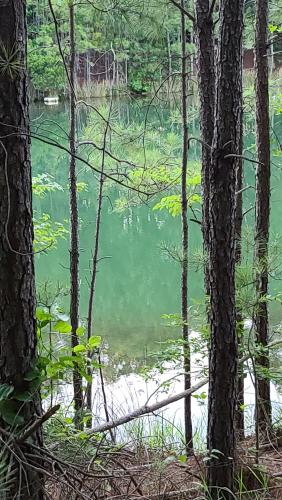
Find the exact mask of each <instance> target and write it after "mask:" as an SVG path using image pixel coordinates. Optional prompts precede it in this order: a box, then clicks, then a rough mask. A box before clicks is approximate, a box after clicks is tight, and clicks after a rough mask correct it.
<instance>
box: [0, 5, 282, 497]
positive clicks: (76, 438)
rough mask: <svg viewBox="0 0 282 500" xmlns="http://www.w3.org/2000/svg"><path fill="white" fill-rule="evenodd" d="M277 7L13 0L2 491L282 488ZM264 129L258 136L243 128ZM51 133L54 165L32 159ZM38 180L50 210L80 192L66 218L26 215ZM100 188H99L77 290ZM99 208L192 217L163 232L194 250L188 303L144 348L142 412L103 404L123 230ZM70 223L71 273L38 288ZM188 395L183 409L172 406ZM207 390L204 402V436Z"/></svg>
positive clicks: (221, 492) (184, 286)
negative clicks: (113, 250) (152, 348)
mask: <svg viewBox="0 0 282 500" xmlns="http://www.w3.org/2000/svg"><path fill="white" fill-rule="evenodd" d="M281 7H282V6H281V2H280V1H277V2H268V1H267V0H256V1H246V2H244V1H243V0H233V1H232V0H222V1H220V2H217V1H216V0H215V1H213V0H212V1H209V0H196V1H195V2H189V1H184V0H181V1H177V0H171V1H163V2H158V3H157V4H155V3H154V2H153V1H149V0H148V1H147V0H144V1H142V2H141V3H140V2H134V1H129V0H127V1H123V0H121V1H118V0H117V1H116V2H112V1H109V2H98V1H97V2H92V0H87V1H86V2H81V3H77V4H76V3H75V2H73V1H72V0H71V1H63V0H62V1H57V0H56V1H55V0H53V1H52V0H48V1H46V2H45V1H42V2H41V1H38V2H37V1H36V2H33V1H29V2H27V6H26V5H25V2H22V1H21V0H10V1H4V2H2V3H1V2H0V89H1V97H0V131H1V137H0V146H1V147H0V197H1V198H0V199H1V202H0V243H1V246H0V268H1V274H0V318H1V323H0V438H1V441H2V448H1V450H0V497H1V498H3V499H5V500H8V499H10V498H24V499H36V500H37V499H38V500H39V499H40V500H41V499H43V498H52V499H57V498H58V499H59V498H62V499H64V498H66V497H70V498H76V499H77V498H84V499H86V498H87V499H89V498H97V499H102V498H103V499H104V498H108V499H116V498H121V499H127V498H128V499H137V498H149V499H153V498H160V499H161V498H175V499H177V498H207V499H210V500H220V499H222V500H231V499H233V498H240V499H241V498H258V499H259V498H262V499H263V498H268V497H269V495H270V494H271V495H272V496H273V498H280V495H281V474H282V473H281V457H280V454H281V408H280V407H279V404H280V403H279V401H273V397H272V393H273V390H274V389H275V390H276V391H277V392H276V393H275V394H278V395H279V394H280V390H281V389H280V388H281V368H280V365H281V352H280V350H279V349H280V345H281V340H280V334H281V312H280V309H279V308H281V291H280V287H279V282H280V280H281V257H280V255H281V231H280V232H279V234H273V232H272V230H271V227H272V226H271V213H272V212H270V207H272V211H273V206H272V205H271V199H272V200H273V193H274V197H275V188H276V189H278V190H279V182H280V178H281V177H280V176H281V138H280V134H281V120H280V117H281V110H282V99H281V96H282V91H281V66H280V64H281V62H280V61H281V58H280V55H281V54H280V52H281V33H282V27H281ZM249 58H250V59H249ZM244 64H245V66H246V68H247V67H248V68H249V69H248V70H247V69H246V70H245V71H244ZM250 66H251V67H250ZM28 92H29V93H30V98H31V100H33V99H37V100H39V101H41V100H43V99H44V98H45V99H46V98H47V99H48V98H50V97H51V98H52V97H56V96H59V98H60V100H61V101H63V102H65V104H64V108H63V109H64V123H63V125H62V124H61V123H60V122H59V121H57V119H56V116H55V115H54V114H52V113H47V112H45V111H44V109H43V108H42V106H41V107H40V106H39V107H38V108H36V106H35V107H34V108H33V107H31V108H30V109H31V111H32V115H33V118H32V120H30V117H29V103H28V100H29V99H28ZM121 96H127V98H128V99H132V100H133V101H134V102H136V105H137V107H138V110H139V111H138V112H139V115H140V116H141V118H140V116H139V118H138V120H136V119H134V113H136V111H134V108H132V109H133V111H130V112H128V113H127V115H125V117H124V116H122V115H123V111H122V109H123V101H122V99H121ZM137 96H138V98H137ZM93 97H96V99H91V98H93ZM99 97H100V98H101V97H103V98H104V99H99ZM97 98H98V99H97ZM136 99H137V100H136ZM46 102H47V103H48V101H46ZM129 102H130V101H129ZM172 102H174V104H172ZM56 104H57V103H55V105H56ZM140 110H141V112H140ZM152 110H154V111H155V112H156V116H159V115H161V114H162V113H164V114H165V116H166V119H165V122H164V121H161V120H160V121H159V122H158V119H156V116H154V114H152ZM195 123H197V125H195ZM192 125H193V132H191V129H192ZM248 127H250V129H251V130H252V131H253V133H254V134H255V138H256V139H255V144H251V145H247V144H246V141H245V140H244V139H245V135H246V133H247V131H248ZM30 141H32V148H33V149H32V155H31V161H30ZM36 143H40V144H41V146H42V145H44V147H47V148H48V149H45V150H44V152H45V154H46V155H47V156H48V155H49V154H50V158H52V165H51V164H50V168H48V169H46V170H43V171H42V169H41V170H40V171H39V173H37V174H36V175H35V172H34V164H35V161H38V160H37V159H36V158H35V155H34V152H35V149H34V144H36ZM42 151H43V149H42ZM61 158H63V161H64V166H65V167H67V168H68V189H66V186H65V182H67V179H66V176H65V175H63V174H62V172H61V171H58V172H57V171H56V168H57V165H58V163H56V161H57V159H61ZM41 161H42V163H43V162H44V161H45V158H43V157H41ZM250 165H251V167H252V168H253V169H254V173H255V175H252V176H250V175H249V174H248V169H249V168H250ZM271 179H275V180H274V182H273V180H272V181H271ZM276 180H277V186H276V185H275V184H276ZM271 182H272V183H271ZM31 188H32V190H33V197H34V198H35V203H34V205H37V206H38V207H40V203H42V205H44V200H46V198H47V197H48V198H50V199H55V197H56V195H58V194H60V193H63V192H64V193H67V194H68V195H69V200H68V202H69V210H68V215H67V217H66V218H65V219H64V220H56V218H55V219H54V218H53V215H54V214H52V216H51V215H50V214H48V213H46V212H42V211H41V210H36V211H35V212H34V214H33V217H32V201H31ZM88 191H89V192H91V196H92V197H93V198H95V199H97V202H96V201H95V204H94V203H93V204H92V215H91V217H92V219H95V224H93V225H92V229H93V231H92V232H91V234H90V232H89V238H88V241H87V246H88V251H89V255H90V257H89V263H88V269H87V272H88V276H87V278H86V282H87V299H86V300H85V298H84V299H83V300H84V302H83V304H82V300H81V296H82V293H81V292H82V279H84V278H83V273H84V271H85V270H84V269H83V268H82V264H81V262H82V254H83V249H82V248H81V240H80V238H81V234H82V228H83V224H84V222H85V221H84V220H83V218H82V205H81V197H84V198H83V199H84V200H85V202H86V203H88V201H89V200H90V198H89V197H88V198H87V196H88V195H87V194H86V193H87V192H88ZM250 193H251V195H250ZM249 196H250V198H249ZM53 197H54V198H53ZM87 200H88V201H87ZM89 206H91V204H90V205H89ZM105 207H106V208H107V210H108V211H109V210H112V214H115V213H119V214H125V213H126V214H127V216H126V217H128V220H129V218H130V217H133V215H134V213H135V212H134V210H136V209H139V207H147V208H148V212H149V213H150V217H152V218H153V217H156V215H155V214H158V213H160V214H162V215H161V216H162V217H163V214H165V217H166V218H171V220H172V221H175V222H174V224H175V227H176V228H177V238H176V240H175V241H174V242H170V243H168V242H166V241H164V242H163V243H162V248H161V249H160V252H161V253H162V254H163V255H165V256H166V258H167V259H168V260H170V261H173V262H175V263H176V264H177V266H178V276H179V279H178V283H177V286H178V290H177V291H176V290H174V289H173V287H171V294H173V295H175V294H176V293H177V294H178V295H177V296H178V297H179V304H178V310H177V311H174V312H173V313H172V312H171V311H167V312H166V313H165V311H164V314H163V317H162V319H160V325H161V322H162V321H165V322H166V324H167V327H170V329H173V331H174V334H173V335H172V338H169V339H166V341H165V342H164V343H163V342H162V343H161V344H162V345H161V346H160V349H159V350H158V351H157V352H155V353H154V355H153V356H152V357H150V356H149V358H150V359H149V360H148V357H147V356H146V359H145V360H144V363H142V360H141V362H140V365H139V366H138V370H137V371H138V372H141V373H142V376H143V377H144V384H145V383H146V384H147V385H146V387H147V390H148V387H151V386H150V385H148V383H149V384H150V381H152V380H153V379H155V382H156V387H157V388H156V389H155V390H152V392H151V393H148V394H147V396H148V397H147V398H146V401H144V404H142V405H141V406H140V407H137V408H136V407H135V408H134V409H132V408H131V409H130V411H129V412H127V407H126V406H125V404H123V403H122V404H121V406H120V407H119V412H116V411H114V409H113V407H111V404H110V403H109V399H108V398H109V392H108V386H109V383H108V382H107V376H108V373H110V369H111V364H112V359H111V353H110V349H108V347H109V348H110V345H108V344H110V340H109V339H106V341H105V339H103V337H102V336H101V334H100V332H99V330H98V329H97V327H96V318H97V316H99V310H98V307H97V304H99V301H98V300H99V299H97V296H98V295H99V293H100V290H101V288H100V287H99V286H97V280H98V279H99V280H100V282H101V280H102V279H103V269H104V267H103V266H104V265H106V264H104V263H103V261H104V260H107V259H109V258H111V257H110V256H108V255H105V254H103V253H102V252H101V234H102V235H103V238H104V241H107V240H108V241H109V242H110V241H111V229H110V228H109V226H108V228H107V232H106V233H104V231H103V228H104V223H105ZM93 209H94V210H93ZM274 210H275V206H274ZM277 211H279V208H277ZM136 213H137V217H138V212H136ZM278 213H279V212H278ZM55 215H56V214H55ZM111 217H114V215H111ZM248 217H251V219H249V218H248ZM177 220H178V222H176V221H177ZM160 221H161V219H160ZM250 221H251V222H250ZM250 224H251V225H250ZM172 225H173V224H172ZM171 227H172V226H171ZM192 227H197V230H198V233H197V235H198V236H197V238H198V239H200V247H199V248H197V251H196V252H195V249H194V247H193V251H191V247H192V246H193V241H192V240H193V238H194V235H195V234H196V232H193V231H194V229H192ZM33 231H35V239H34V237H33ZM192 235H193V237H192ZM62 241H66V242H67V246H68V250H66V255H67V260H68V264H67V266H65V267H64V270H65V275H67V286H60V284H59V283H58V284H57V283H51V286H50V283H48V281H46V282H45V284H44V283H42V282H41V283H40V284H39V283H38V282H37V294H35V279H36V276H37V273H38V270H39V268H40V266H43V267H44V265H45V266H46V264H44V260H43V259H44V258H47V257H48V259H49V260H48V261H47V260H46V261H45V262H48V263H49V264H48V265H50V262H51V261H52V258H53V257H52V255H54V254H52V252H54V251H55V249H56V247H57V246H59V245H60V244H61V242H62ZM146 245H150V243H149V241H147V242H146ZM49 256H50V258H49ZM141 260H142V256H141ZM118 262H119V261H117V265H119V264H118ZM34 263H35V270H34ZM144 264H145V262H144ZM144 267H145V266H144ZM127 272H128V270H127ZM197 273H198V274H197ZM46 274H48V269H47V273H46ZM125 274H126V271H125ZM195 277H196V278H195ZM141 279H142V278H141ZM160 279H161V277H160ZM194 279H196V280H201V288H202V298H201V301H200V303H197V304H196V305H195V304H194V303H193V296H192V294H191V290H192V287H193V282H192V280H194ZM136 285H137V283H136ZM111 286H114V283H110V287H111ZM55 289H56V290H55ZM133 294H134V291H133ZM84 297H85V294H84ZM122 298H123V296H122V293H121V294H120V297H119V296H116V300H117V301H120V300H122ZM100 300H102V301H103V297H102V299H101V298H100ZM143 300H144V301H146V293H145V294H144V298H143V297H141V301H143ZM100 303H101V302H100ZM62 304H63V305H62ZM66 304H67V305H66ZM273 307H274V308H275V319H276V321H272V316H271V311H272V308H273ZM112 308H113V309H114V308H115V303H112ZM104 321H105V322H106V318H105V319H104ZM136 322H137V323H138V313H137V317H136ZM126 347H127V346H126V341H125V346H124V348H123V349H124V351H126ZM195 357H197V358H198V359H197V360H196V363H195ZM134 369H135V370H136V367H135V368H134ZM110 377H111V375H110V376H109V378H110ZM175 379H176V380H177V381H178V382H179V384H180V385H181V386H182V387H181V391H180V390H179V385H178V386H175V385H173V381H174V380H175ZM246 379H248V380H250V381H251V383H252V387H253V394H254V405H253V409H252V425H251V434H250V432H249V429H248V428H247V426H246V415H247V410H248V407H249V402H248V399H246V398H248V394H246V385H245V384H246ZM134 380H135V381H136V379H134ZM175 387H177V391H176V390H175ZM244 388H245V390H244ZM114 395H115V398H116V400H117V401H118V400H119V399H121V400H122V401H123V394H118V392H117V393H116V394H114ZM97 397H98V403H97V401H96V400H97ZM99 398H100V399H99ZM58 399H59V400H60V404H57V401H58ZM177 401H183V408H182V414H183V418H182V421H181V424H180V425H179V423H176V421H175V419H174V417H173V415H172V414H171V413H170V415H169V416H168V414H166V413H164V412H163V408H166V407H170V405H172V404H173V403H176V402H177ZM193 401H194V402H193ZM195 401H196V403H197V405H198V407H201V406H205V409H206V419H202V427H207V430H204V431H202V432H201V431H200V430H199V428H198V427H197V428H196V426H195V421H194V420H193V411H195V404H194V403H195ZM206 401H208V403H207V404H206ZM274 403H275V404H274ZM276 403H277V405H276ZM148 415H150V416H149V417H146V418H147V420H145V418H144V416H148ZM119 429H122V430H121V431H120V430H119Z"/></svg>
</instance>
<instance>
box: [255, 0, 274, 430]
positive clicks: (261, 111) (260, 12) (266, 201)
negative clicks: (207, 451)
mask: <svg viewBox="0 0 282 500" xmlns="http://www.w3.org/2000/svg"><path fill="white" fill-rule="evenodd" d="M267 50H268V0H257V2H256V41H255V72H256V129H257V132H256V133H257V154H258V161H259V162H260V163H259V164H258V166H257V175H256V221H255V272H256V291H257V302H258V304H257V308H256V311H255V315H254V326H255V331H256V338H257V343H258V344H260V345H262V346H266V345H267V344H268V333H269V332H268V306H267V302H266V296H267V294H268V264H267V261H268V240H269V214H270V137H269V95H268V59H267ZM256 363H257V375H258V381H257V388H258V394H257V396H258V406H257V408H256V418H257V423H258V425H259V427H260V428H261V429H262V430H266V428H268V427H270V426H271V399H270V381H269V379H268V378H266V377H264V376H263V373H261V369H262V370H265V369H266V370H267V369H268V368H269V356H268V352H264V354H263V355H260V356H258V357H257V359H256Z"/></svg>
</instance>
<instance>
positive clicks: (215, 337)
mask: <svg viewBox="0 0 282 500" xmlns="http://www.w3.org/2000/svg"><path fill="white" fill-rule="evenodd" d="M243 5H244V1H243V0H226V1H224V2H221V5H220V40H219V51H218V60H217V68H218V69H217V84H216V104H215V106H216V109H215V131H214V141H213V150H212V169H211V173H210V207H209V213H210V237H209V245H210V252H209V259H210V261H209V263H210V268H209V273H210V308H211V313H210V314H211V317H210V320H211V346H210V367H209V376H210V380H209V416H208V449H209V451H210V452H212V450H218V452H219V453H218V455H217V459H214V458H211V460H210V461H209V463H208V474H207V479H208V486H209V491H210V495H211V498H213V499H217V498H218V495H219V492H220V495H221V498H225V499H228V500H231V498H233V496H232V493H231V492H232V491H233V480H234V464H233V462H234V460H232V459H233V458H234V451H235V433H234V423H235V422H234V420H235V406H236V377H237V337H236V314H235V186H236V163H237V159H236V158H234V156H232V155H234V154H236V153H237V150H238V143H239V138H238V123H239V115H240V113H241V81H240V79H241V73H240V65H241V44H242V30H243ZM215 453H216V454H217V452H215ZM222 488H225V489H222Z"/></svg>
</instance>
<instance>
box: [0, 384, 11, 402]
mask: <svg viewBox="0 0 282 500" xmlns="http://www.w3.org/2000/svg"><path fill="white" fill-rule="evenodd" d="M13 390H14V387H13V386H12V385H9V384H1V385H0V401H3V400H4V399H7V398H8V396H9V395H10V394H11V393H12V392H13Z"/></svg>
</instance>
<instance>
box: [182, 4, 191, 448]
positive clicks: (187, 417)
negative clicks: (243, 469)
mask: <svg viewBox="0 0 282 500" xmlns="http://www.w3.org/2000/svg"><path fill="white" fill-rule="evenodd" d="M181 7H182V8H184V0H181ZM181 45H182V68H181V73H182V127H183V147H182V174H181V221H182V262H181V265H182V272H181V313H182V335H183V341H184V344H183V345H184V347H183V353H184V390H187V389H190V387H191V375H190V373H191V356H190V346H189V328H188V218H187V210H188V204H187V164H188V119H187V83H188V82H187V54H186V23H185V14H184V12H183V10H182V11H181ZM184 428H185V444H186V450H187V453H188V454H190V453H191V451H192V449H193V429H192V415H191V395H189V396H187V397H186V398H185V400H184Z"/></svg>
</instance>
